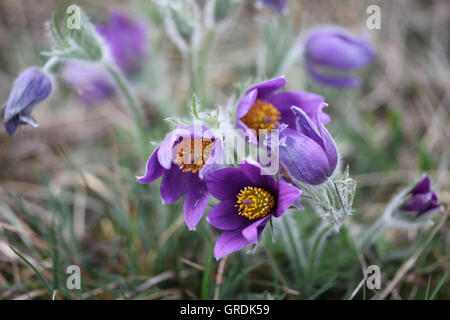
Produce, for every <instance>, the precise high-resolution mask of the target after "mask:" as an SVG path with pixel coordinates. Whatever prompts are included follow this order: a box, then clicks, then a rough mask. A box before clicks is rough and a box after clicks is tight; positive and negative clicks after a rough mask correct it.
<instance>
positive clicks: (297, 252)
mask: <svg viewBox="0 0 450 320" xmlns="http://www.w3.org/2000/svg"><path fill="white" fill-rule="evenodd" d="M281 220H282V223H283V225H284V228H285V229H286V232H287V236H288V238H289V241H290V242H291V246H292V251H293V252H294V258H295V262H296V264H297V268H299V269H300V270H302V272H303V273H304V272H305V268H304V265H303V262H302V259H301V256H302V257H304V253H303V252H300V251H301V250H303V248H297V244H296V243H297V242H296V241H295V239H294V235H293V234H292V231H291V228H290V225H289V223H288V222H287V219H281ZM300 246H301V243H300Z"/></svg>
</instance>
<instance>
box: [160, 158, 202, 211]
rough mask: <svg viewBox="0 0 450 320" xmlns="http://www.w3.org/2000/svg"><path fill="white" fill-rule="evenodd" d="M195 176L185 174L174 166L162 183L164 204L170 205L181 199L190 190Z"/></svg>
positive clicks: (166, 173)
mask: <svg viewBox="0 0 450 320" xmlns="http://www.w3.org/2000/svg"><path fill="white" fill-rule="evenodd" d="M194 177H195V175H194V174H192V173H191V172H183V171H181V169H180V168H178V167H177V166H175V165H173V166H172V167H171V168H170V169H169V170H167V171H166V172H165V174H164V176H163V179H162V182H161V198H162V200H163V203H164V204H170V203H174V202H176V201H177V200H178V199H180V198H181V197H182V196H183V195H184V194H185V193H186V192H187V191H188V189H189V187H190V186H191V184H192V180H193V179H194Z"/></svg>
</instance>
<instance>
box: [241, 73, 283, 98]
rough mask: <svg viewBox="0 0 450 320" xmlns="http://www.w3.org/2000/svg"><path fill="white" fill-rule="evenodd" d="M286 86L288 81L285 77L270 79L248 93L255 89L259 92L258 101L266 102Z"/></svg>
mask: <svg viewBox="0 0 450 320" xmlns="http://www.w3.org/2000/svg"><path fill="white" fill-rule="evenodd" d="M285 84H286V79H285V78H284V77H279V78H274V79H270V80H268V81H265V82H262V83H260V84H257V85H256V86H254V87H251V88H250V89H249V90H248V92H250V91H251V90H253V89H257V90H258V99H261V100H266V99H267V98H268V97H269V96H270V95H272V94H273V93H274V92H275V91H277V90H278V89H280V88H281V87H283V86H284V85H285Z"/></svg>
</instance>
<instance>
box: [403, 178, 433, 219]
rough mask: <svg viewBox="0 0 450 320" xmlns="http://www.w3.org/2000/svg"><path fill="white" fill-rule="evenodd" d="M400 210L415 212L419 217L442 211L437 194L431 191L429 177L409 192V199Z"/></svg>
mask: <svg viewBox="0 0 450 320" xmlns="http://www.w3.org/2000/svg"><path fill="white" fill-rule="evenodd" d="M400 209H401V210H403V211H408V212H414V213H416V216H417V217H422V216H424V215H426V214H429V213H431V212H435V211H439V210H442V206H441V205H439V204H438V196H437V194H436V193H435V192H434V191H432V190H431V189H430V179H429V178H428V176H426V175H425V176H423V178H422V179H421V180H420V181H419V182H418V183H417V184H416V185H415V186H414V187H413V188H412V189H411V191H409V192H408V194H407V198H406V200H405V202H404V203H403V205H402V206H401V208H400Z"/></svg>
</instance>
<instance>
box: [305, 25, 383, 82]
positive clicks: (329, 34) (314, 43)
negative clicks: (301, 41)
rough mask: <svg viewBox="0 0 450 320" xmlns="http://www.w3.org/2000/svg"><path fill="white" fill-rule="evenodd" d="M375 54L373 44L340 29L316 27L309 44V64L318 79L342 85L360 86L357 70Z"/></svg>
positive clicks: (307, 67) (307, 59) (306, 60)
mask: <svg viewBox="0 0 450 320" xmlns="http://www.w3.org/2000/svg"><path fill="white" fill-rule="evenodd" d="M374 57H375V50H374V49H373V47H372V46H371V45H370V44H369V43H368V42H366V41H364V40H363V39H358V38H356V37H354V36H352V35H351V34H350V33H349V32H347V31H346V30H343V29H339V28H332V27H322V28H318V29H316V30H314V31H313V32H311V33H310V35H309V36H308V38H307V40H306V43H305V66H306V70H307V71H308V73H309V74H310V76H311V77H312V78H313V79H314V80H315V81H317V82H319V83H321V84H324V85H327V86H332V87H338V88H349V87H357V86H360V85H361V79H360V78H359V77H358V76H356V75H353V73H352V72H353V71H356V70H359V69H361V68H363V67H364V66H366V65H367V64H368V63H369V62H370V61H371V60H372V59H373V58H374Z"/></svg>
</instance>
